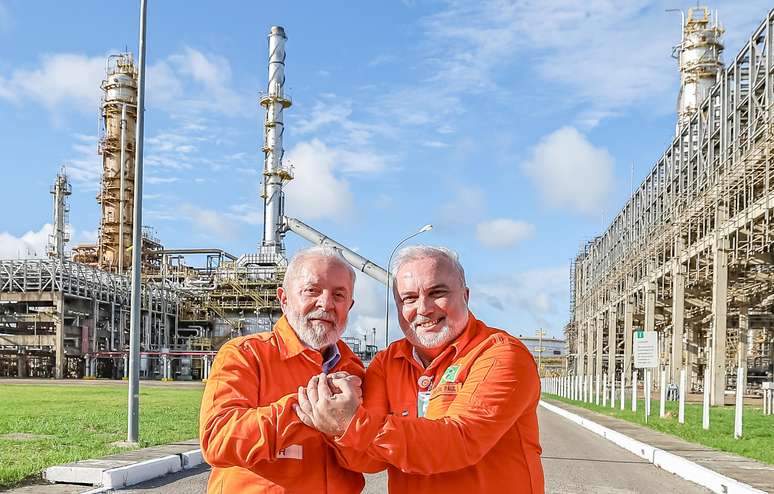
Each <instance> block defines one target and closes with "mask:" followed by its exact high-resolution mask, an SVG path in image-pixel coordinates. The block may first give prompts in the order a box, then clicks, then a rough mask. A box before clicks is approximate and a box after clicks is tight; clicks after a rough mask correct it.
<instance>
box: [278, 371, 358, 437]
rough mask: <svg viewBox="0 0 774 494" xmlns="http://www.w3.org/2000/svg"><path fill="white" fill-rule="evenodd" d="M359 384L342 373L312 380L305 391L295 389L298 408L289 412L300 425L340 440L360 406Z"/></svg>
mask: <svg viewBox="0 0 774 494" xmlns="http://www.w3.org/2000/svg"><path fill="white" fill-rule="evenodd" d="M361 384H362V382H361V380H360V378H359V377H357V376H353V375H351V374H348V373H346V372H335V373H333V374H329V375H327V376H326V375H325V374H318V375H316V376H312V378H311V379H310V380H309V384H307V386H306V387H303V386H299V387H298V405H293V409H294V410H295V412H296V415H298V418H299V419H301V422H303V423H304V424H306V425H308V426H309V427H312V428H313V429H317V430H318V431H320V432H322V433H324V434H327V435H329V436H340V435H342V434H344V431H346V430H347V427H348V426H349V423H350V422H351V421H352V417H354V416H355V412H356V411H357V409H358V407H359V406H360V405H361V403H363V390H362V389H361Z"/></svg>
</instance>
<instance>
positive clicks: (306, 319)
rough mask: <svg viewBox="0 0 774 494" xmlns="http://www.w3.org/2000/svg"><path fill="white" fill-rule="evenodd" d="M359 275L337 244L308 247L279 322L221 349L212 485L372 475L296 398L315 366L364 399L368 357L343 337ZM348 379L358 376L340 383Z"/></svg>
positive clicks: (292, 268) (211, 438)
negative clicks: (299, 408) (343, 456)
mask: <svg viewBox="0 0 774 494" xmlns="http://www.w3.org/2000/svg"><path fill="white" fill-rule="evenodd" d="M354 284H355V272H354V270H353V269H352V267H350V266H349V264H347V263H346V261H345V260H344V259H343V258H342V257H341V254H340V253H339V252H338V251H337V250H335V249H333V248H330V247H312V248H309V249H306V250H303V251H301V252H299V253H297V254H296V255H295V257H294V258H293V259H292V260H291V261H290V264H289V265H288V268H287V271H286V273H285V279H284V281H283V284H282V287H281V288H278V289H277V296H278V298H279V301H280V305H281V307H282V312H283V313H284V315H283V316H282V317H281V318H280V319H279V321H277V323H276V324H275V325H274V328H273V329H272V331H271V332H267V333H258V334H253V335H250V336H243V337H240V338H235V339H233V340H231V341H229V342H228V343H226V344H225V345H224V346H223V347H222V348H221V349H220V351H219V352H218V355H217V357H216V359H215V362H214V364H213V366H212V370H211V373H210V376H209V379H208V381H207V386H206V388H205V390H204V396H203V398H202V405H201V412H200V416H199V431H200V432H199V436H200V442H201V447H202V455H203V456H204V459H205V460H206V461H207V463H209V464H210V465H212V467H213V468H212V473H211V474H210V479H209V485H208V492H209V493H210V494H214V493H219V494H220V493H237V492H238V493H240V494H244V493H247V494H257V493H309V492H320V493H324V492H330V493H344V494H347V493H356V492H360V491H361V490H362V488H363V485H364V479H363V475H362V474H360V473H356V472H353V471H351V470H347V469H344V468H342V467H341V466H339V463H338V461H337V460H336V455H335V452H334V450H333V448H331V447H330V446H329V445H328V443H327V442H326V438H325V437H324V436H323V435H322V434H320V433H319V432H317V431H314V430H312V429H309V428H308V427H306V426H304V425H303V424H302V423H301V422H300V421H299V420H298V417H297V416H296V414H295V412H294V411H293V407H292V406H293V405H294V404H295V403H297V398H296V392H297V390H298V387H299V386H300V385H306V384H307V383H308V382H309V380H310V378H311V377H312V376H314V375H320V376H321V378H322V380H323V381H324V382H326V386H327V385H330V386H331V387H332V388H333V389H334V390H336V391H337V392H340V396H341V397H342V398H346V399H342V400H341V401H342V403H350V402H353V403H359V402H360V401H361V398H360V396H361V393H360V389H359V385H360V382H361V381H360V378H361V377H362V376H363V372H364V371H363V364H362V363H361V362H360V360H359V359H358V358H357V357H356V356H355V355H354V353H353V352H352V351H351V350H350V349H349V347H348V346H347V345H346V344H345V343H343V342H342V341H340V340H339V337H340V336H341V335H342V333H343V332H344V330H345V328H346V325H347V316H348V314H349V310H350V309H351V307H352V305H353V304H354V300H353V290H354ZM344 373H346V374H348V375H349V377H345V376H344ZM326 377H327V378H326ZM343 383H348V384H351V385H350V386H343V388H341V389H340V385H343Z"/></svg>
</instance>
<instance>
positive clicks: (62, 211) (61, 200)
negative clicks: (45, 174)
mask: <svg viewBox="0 0 774 494" xmlns="http://www.w3.org/2000/svg"><path fill="white" fill-rule="evenodd" d="M72 193H73V190H72V187H71V186H70V181H69V179H68V178H67V174H66V173H65V171H64V168H63V169H62V170H61V171H60V172H59V173H58V174H57V176H56V179H55V180H54V185H52V186H51V195H53V196H54V218H53V220H54V221H53V231H52V232H51V235H50V236H49V239H48V255H49V257H54V258H57V259H64V257H65V244H66V243H67V242H69V241H70V232H69V231H68V229H67V224H68V221H69V213H70V206H69V205H68V204H67V196H69V195H71V194H72Z"/></svg>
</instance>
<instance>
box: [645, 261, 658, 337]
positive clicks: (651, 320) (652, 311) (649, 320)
mask: <svg viewBox="0 0 774 494" xmlns="http://www.w3.org/2000/svg"><path fill="white" fill-rule="evenodd" d="M650 276H651V275H650V274H648V277H650ZM643 329H644V330H645V331H655V329H656V283H655V282H654V281H653V280H648V284H647V287H646V289H645V327H644V328H643Z"/></svg>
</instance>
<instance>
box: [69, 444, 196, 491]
mask: <svg viewBox="0 0 774 494" xmlns="http://www.w3.org/2000/svg"><path fill="white" fill-rule="evenodd" d="M202 463H204V459H203V458H202V450H201V449H194V450H191V451H186V452H184V453H179V454H175V455H166V456H162V457H159V458H153V459H150V460H145V461H141V462H138V463H133V464H131V465H126V466H121V467H118V468H111V469H108V470H104V471H103V472H102V477H101V481H100V485H99V487H97V488H95V489H91V490H88V491H84V492H83V493H82V494H98V493H103V492H109V491H111V490H114V489H121V488H123V487H128V486H131V485H135V484H139V483H141V482H145V481H147V480H151V479H155V478H159V477H163V476H165V475H168V474H170V473H176V472H179V471H181V470H189V469H191V468H194V467H197V466H199V465H201V464H202Z"/></svg>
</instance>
